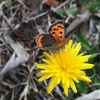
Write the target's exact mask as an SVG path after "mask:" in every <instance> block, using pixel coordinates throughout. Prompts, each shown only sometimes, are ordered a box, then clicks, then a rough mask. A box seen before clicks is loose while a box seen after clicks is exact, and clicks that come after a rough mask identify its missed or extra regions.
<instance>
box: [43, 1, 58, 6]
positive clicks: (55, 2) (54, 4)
mask: <svg viewBox="0 0 100 100" xmlns="http://www.w3.org/2000/svg"><path fill="white" fill-rule="evenodd" d="M44 3H45V4H46V5H49V6H55V7H57V6H58V4H59V2H58V1H56V0H44Z"/></svg>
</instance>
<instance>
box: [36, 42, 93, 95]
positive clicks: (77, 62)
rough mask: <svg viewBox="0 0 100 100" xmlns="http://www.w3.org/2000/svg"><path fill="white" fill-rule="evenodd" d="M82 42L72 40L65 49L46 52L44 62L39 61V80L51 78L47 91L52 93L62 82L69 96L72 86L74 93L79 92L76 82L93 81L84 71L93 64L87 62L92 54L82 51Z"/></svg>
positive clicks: (37, 65)
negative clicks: (76, 42)
mask: <svg viewBox="0 0 100 100" xmlns="http://www.w3.org/2000/svg"><path fill="white" fill-rule="evenodd" d="M80 49H81V44H80V43H78V44H77V45H75V44H73V41H72V40H70V41H69V42H68V44H67V45H66V46H65V48H64V49H60V50H58V51H57V52H52V51H50V52H49V53H47V52H44V53H43V55H44V57H45V58H44V59H43V62H44V63H37V64H36V67H37V68H39V69H41V71H40V72H39V73H38V74H37V77H39V82H41V81H43V80H46V79H49V78H50V82H49V85H48V87H47V92H48V93H50V92H51V91H52V90H53V89H54V87H55V86H56V85H58V84H59V83H62V87H63V89H64V93H65V94H66V96H68V89H69V88H71V89H72V90H73V91H74V93H77V89H76V86H75V84H74V82H76V83H78V82H79V80H82V81H86V82H91V80H90V79H89V78H88V77H87V76H86V73H85V72H84V70H85V69H90V68H92V67H93V64H89V63H86V62H87V61H88V59H89V57H90V56H91V55H84V53H80V54H79V51H80Z"/></svg>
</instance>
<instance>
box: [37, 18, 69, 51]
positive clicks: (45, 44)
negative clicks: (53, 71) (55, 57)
mask: <svg viewBox="0 0 100 100" xmlns="http://www.w3.org/2000/svg"><path fill="white" fill-rule="evenodd" d="M48 32H49V34H40V35H38V37H37V39H36V44H37V45H38V47H39V48H40V49H42V50H48V51H50V50H58V49H59V48H63V47H64V46H65V45H66V44H67V43H68V41H69V38H64V36H65V27H64V22H63V21H62V20H59V21H57V22H54V23H53V24H52V25H51V26H50V28H49V29H48Z"/></svg>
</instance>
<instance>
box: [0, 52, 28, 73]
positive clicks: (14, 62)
mask: <svg viewBox="0 0 100 100" xmlns="http://www.w3.org/2000/svg"><path fill="white" fill-rule="evenodd" d="M26 61H28V58H25V57H19V56H18V57H16V54H15V53H14V54H13V55H12V56H11V58H10V59H9V61H8V62H7V64H6V65H5V66H4V68H3V69H2V71H1V72H0V75H2V74H4V73H6V72H8V71H10V70H11V69H13V68H15V67H17V66H19V65H21V64H23V63H25V62H26Z"/></svg>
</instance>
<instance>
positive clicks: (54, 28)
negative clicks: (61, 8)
mask: <svg viewBox="0 0 100 100" xmlns="http://www.w3.org/2000/svg"><path fill="white" fill-rule="evenodd" d="M48 31H49V33H50V34H51V35H52V37H53V38H54V39H55V40H56V42H59V41H61V40H63V39H64V33H65V28H64V23H63V21H57V22H55V23H53V24H52V25H51V26H50V28H49V30H48Z"/></svg>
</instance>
